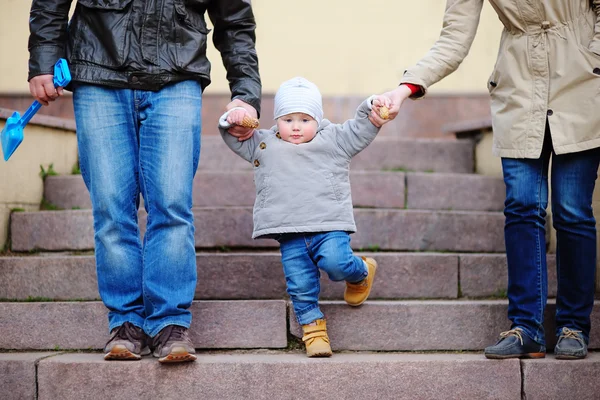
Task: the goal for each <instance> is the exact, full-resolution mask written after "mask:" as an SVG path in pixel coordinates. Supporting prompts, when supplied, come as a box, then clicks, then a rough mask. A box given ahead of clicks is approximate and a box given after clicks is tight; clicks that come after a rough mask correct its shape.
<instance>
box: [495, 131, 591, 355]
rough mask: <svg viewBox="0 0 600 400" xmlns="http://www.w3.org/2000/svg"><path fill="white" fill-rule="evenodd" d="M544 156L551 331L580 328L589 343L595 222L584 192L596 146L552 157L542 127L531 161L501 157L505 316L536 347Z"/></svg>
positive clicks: (542, 295) (543, 279)
mask: <svg viewBox="0 0 600 400" xmlns="http://www.w3.org/2000/svg"><path fill="white" fill-rule="evenodd" d="M551 155H552V174H551V185H552V186H551V187H552V221H553V225H554V228H555V229H556V233H557V249H556V265H557V276H558V292H557V298H556V328H557V331H556V334H557V335H558V334H559V332H560V330H561V329H562V328H563V327H568V328H570V329H575V330H580V331H582V333H583V336H584V337H585V340H586V341H587V340H589V333H590V314H591V312H592V306H593V304H594V286H595V273H596V221H595V219H594V213H593V211H592V195H593V192H594V184H595V181H596V176H597V171H598V164H599V162H600V149H593V150H588V151H582V152H578V153H570V154H563V155H556V154H554V152H553V150H552V143H551V140H550V135H549V131H548V128H547V132H546V141H545V143H544V148H543V150H542V154H541V156H540V158H539V159H537V160H532V159H510V158H503V159H502V169H503V172H504V182H505V183H506V202H505V208H504V215H505V216H506V223H505V227H504V238H505V241H506V256H507V261H508V301H509V304H508V318H509V319H510V320H511V321H512V328H511V329H514V328H517V327H518V328H521V329H523V331H524V332H525V333H526V334H527V335H528V336H529V337H530V338H532V339H533V340H535V341H536V342H538V343H540V344H542V345H544V344H545V337H544V336H545V335H544V327H543V320H544V309H545V306H546V299H547V291H548V282H547V267H546V241H545V227H544V222H545V217H546V207H547V205H548V165H549V161H550V156H551Z"/></svg>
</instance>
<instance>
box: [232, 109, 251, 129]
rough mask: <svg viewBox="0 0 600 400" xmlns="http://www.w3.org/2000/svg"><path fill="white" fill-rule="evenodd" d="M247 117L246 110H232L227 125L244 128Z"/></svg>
mask: <svg viewBox="0 0 600 400" xmlns="http://www.w3.org/2000/svg"><path fill="white" fill-rule="evenodd" d="M246 115H248V113H247V112H246V110H242V109H241V108H238V109H236V110H231V111H230V112H229V115H228V116H227V123H228V124H229V125H237V126H243V125H242V122H243V121H244V118H245V117H246Z"/></svg>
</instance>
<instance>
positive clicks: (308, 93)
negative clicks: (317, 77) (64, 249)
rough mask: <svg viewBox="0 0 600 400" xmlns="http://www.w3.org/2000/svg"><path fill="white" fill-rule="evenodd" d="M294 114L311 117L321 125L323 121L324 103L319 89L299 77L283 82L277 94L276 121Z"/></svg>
mask: <svg viewBox="0 0 600 400" xmlns="http://www.w3.org/2000/svg"><path fill="white" fill-rule="evenodd" d="M292 113H304V114H307V115H310V116H311V117H313V118H314V119H315V121H317V123H318V124H319V125H321V120H322V119H323V101H322V100H321V92H319V88H318V87H317V85H315V84H314V83H312V82H310V81H309V80H307V79H305V78H302V77H299V76H298V77H296V78H292V79H290V80H289V81H285V82H283V83H282V84H281V86H279V90H277V93H276V94H275V114H274V115H275V119H277V118H279V117H283V116H284V115H288V114H292Z"/></svg>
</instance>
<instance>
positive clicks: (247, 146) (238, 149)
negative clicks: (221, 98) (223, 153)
mask: <svg viewBox="0 0 600 400" xmlns="http://www.w3.org/2000/svg"><path fill="white" fill-rule="evenodd" d="M232 110H235V108H234V109H232ZM232 110H229V111H232ZM229 111H228V112H226V113H225V114H223V115H222V116H221V118H219V132H220V133H221V137H222V138H223V140H224V141H225V144H226V145H227V147H229V148H230V149H231V150H233V152H234V153H235V154H237V155H238V156H240V157H242V158H243V159H244V160H246V161H248V162H252V160H253V159H254V158H253V157H252V155H253V154H254V150H255V149H256V147H257V146H258V144H259V143H260V142H261V141H262V137H263V136H264V132H261V131H260V130H258V129H255V130H254V134H253V135H252V137H250V139H247V140H244V141H242V142H240V141H239V140H238V138H236V137H235V136H233V135H232V134H230V133H229V132H227V129H229V128H230V126H229V124H228V123H227V115H229Z"/></svg>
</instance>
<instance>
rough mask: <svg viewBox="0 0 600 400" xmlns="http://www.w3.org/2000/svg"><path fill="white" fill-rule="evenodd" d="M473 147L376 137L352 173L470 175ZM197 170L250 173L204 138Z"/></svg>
mask: <svg viewBox="0 0 600 400" xmlns="http://www.w3.org/2000/svg"><path fill="white" fill-rule="evenodd" d="M473 151H474V145H473V142H472V141H470V140H443V139H441V140H440V139H402V138H396V137H384V136H379V137H377V138H376V139H375V140H374V141H373V142H372V143H371V144H370V145H369V146H368V147H367V148H366V149H365V150H363V151H362V152H360V153H359V154H358V155H357V156H356V157H354V158H353V160H352V163H351V169H352V170H355V171H357V170H369V171H385V170H388V171H422V172H455V173H462V174H464V173H473V171H474V164H473ZM198 168H199V169H200V170H213V171H214V170H216V171H232V170H251V169H252V168H254V167H253V166H252V165H251V164H250V163H248V162H247V161H245V160H243V159H242V158H240V157H239V156H237V155H236V154H235V153H234V152H233V151H231V150H230V149H229V148H228V147H227V145H225V143H224V142H223V139H221V137H220V136H204V137H203V138H202V149H201V150H200V165H199V167H198Z"/></svg>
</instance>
